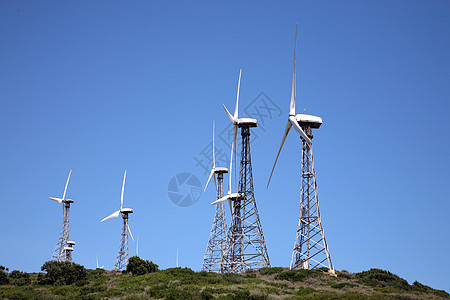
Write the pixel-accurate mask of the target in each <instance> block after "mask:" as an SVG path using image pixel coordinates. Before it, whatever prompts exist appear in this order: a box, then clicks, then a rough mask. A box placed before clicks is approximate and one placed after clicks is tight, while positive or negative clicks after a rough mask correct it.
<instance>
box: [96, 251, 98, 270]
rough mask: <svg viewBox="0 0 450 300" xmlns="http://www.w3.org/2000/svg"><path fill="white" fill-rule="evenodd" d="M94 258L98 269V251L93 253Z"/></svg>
mask: <svg viewBox="0 0 450 300" xmlns="http://www.w3.org/2000/svg"><path fill="white" fill-rule="evenodd" d="M95 260H96V261H97V269H98V253H95Z"/></svg>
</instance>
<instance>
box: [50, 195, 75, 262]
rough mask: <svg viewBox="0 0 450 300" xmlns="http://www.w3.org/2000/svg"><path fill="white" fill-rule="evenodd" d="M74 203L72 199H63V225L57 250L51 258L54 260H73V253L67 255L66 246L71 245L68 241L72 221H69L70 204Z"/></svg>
mask: <svg viewBox="0 0 450 300" xmlns="http://www.w3.org/2000/svg"><path fill="white" fill-rule="evenodd" d="M71 203H73V200H71V199H64V200H62V209H63V221H62V225H61V230H60V233H59V239H58V242H57V243H56V247H55V250H53V254H52V258H51V260H54V261H69V262H71V261H72V255H71V254H69V255H67V253H66V249H65V247H68V246H69V245H68V244H67V242H68V241H69V233H70V223H69V215H70V204H71Z"/></svg>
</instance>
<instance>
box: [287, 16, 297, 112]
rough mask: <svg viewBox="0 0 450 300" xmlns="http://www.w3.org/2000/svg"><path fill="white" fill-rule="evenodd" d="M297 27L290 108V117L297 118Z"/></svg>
mask: <svg viewBox="0 0 450 300" xmlns="http://www.w3.org/2000/svg"><path fill="white" fill-rule="evenodd" d="M297 27H298V24H297V26H296V27H295V44H294V67H293V68H292V87H291V105H290V107H289V115H290V116H295V94H296V91H295V81H296V78H295V53H296V50H297Z"/></svg>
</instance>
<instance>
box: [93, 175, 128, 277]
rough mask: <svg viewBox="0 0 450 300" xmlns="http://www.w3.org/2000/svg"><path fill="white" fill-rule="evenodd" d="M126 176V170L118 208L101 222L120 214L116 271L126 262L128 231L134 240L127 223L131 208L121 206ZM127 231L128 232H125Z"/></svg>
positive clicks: (124, 265)
mask: <svg viewBox="0 0 450 300" xmlns="http://www.w3.org/2000/svg"><path fill="white" fill-rule="evenodd" d="M126 177H127V171H126V170H125V173H124V174H123V183H122V194H121V196H120V210H118V211H116V212H113V213H112V214H110V215H109V216H107V217H106V218H104V219H103V220H101V222H103V221H106V220H109V219H112V218H117V217H118V216H119V214H121V215H122V220H123V223H122V233H121V235H120V246H119V253H118V254H117V258H116V262H115V263H114V268H113V270H115V271H118V270H122V269H123V268H124V267H126V265H127V263H128V233H130V236H131V239H132V240H133V241H134V238H133V235H132V234H131V230H130V225H129V224H128V214H132V213H133V210H132V209H131V208H123V193H124V189H125V178H126ZM127 231H128V232H127Z"/></svg>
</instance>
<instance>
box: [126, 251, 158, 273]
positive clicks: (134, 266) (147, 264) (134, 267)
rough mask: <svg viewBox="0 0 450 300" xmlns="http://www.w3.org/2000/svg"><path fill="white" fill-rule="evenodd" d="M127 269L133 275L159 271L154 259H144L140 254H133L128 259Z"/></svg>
mask: <svg viewBox="0 0 450 300" xmlns="http://www.w3.org/2000/svg"><path fill="white" fill-rule="evenodd" d="M126 270H127V272H130V273H131V274H133V275H144V274H147V273H153V272H156V271H158V265H157V264H155V263H153V262H152V261H148V260H143V259H142V258H140V257H138V256H132V257H130V259H129V260H128V264H127V269H126Z"/></svg>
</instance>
